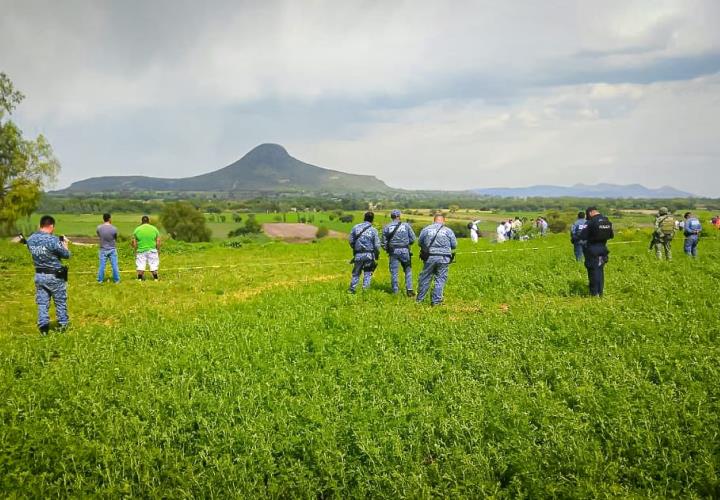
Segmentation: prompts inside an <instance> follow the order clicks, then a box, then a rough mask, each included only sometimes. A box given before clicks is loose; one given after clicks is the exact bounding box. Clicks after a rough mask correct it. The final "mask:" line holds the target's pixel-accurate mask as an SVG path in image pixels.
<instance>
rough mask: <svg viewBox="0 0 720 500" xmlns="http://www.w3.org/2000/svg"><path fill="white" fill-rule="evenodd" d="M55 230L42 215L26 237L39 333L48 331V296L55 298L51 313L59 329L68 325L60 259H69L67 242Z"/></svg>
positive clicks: (64, 272)
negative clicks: (35, 230)
mask: <svg viewBox="0 0 720 500" xmlns="http://www.w3.org/2000/svg"><path fill="white" fill-rule="evenodd" d="M53 232H55V219H54V218H53V217H52V216H50V215H43V216H42V218H41V219H40V229H39V230H38V231H37V232H35V233H33V234H32V235H30V237H29V238H28V239H27V241H26V243H27V247H28V250H30V255H32V259H33V264H34V265H35V303H36V304H37V307H38V320H37V326H38V329H39V330H40V334H41V335H47V333H48V332H49V331H50V299H52V300H54V301H55V314H56V315H57V321H58V325H59V326H60V329H61V330H64V329H65V328H67V326H68V321H69V318H68V311H67V267H65V266H63V265H62V262H60V259H69V258H70V251H69V250H68V242H67V240H66V239H65V238H63V237H62V236H61V237H60V238H58V237H57V236H54V235H53Z"/></svg>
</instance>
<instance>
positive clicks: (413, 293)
mask: <svg viewBox="0 0 720 500" xmlns="http://www.w3.org/2000/svg"><path fill="white" fill-rule="evenodd" d="M405 293H407V296H408V297H415V291H414V290H408V291H407V292H405Z"/></svg>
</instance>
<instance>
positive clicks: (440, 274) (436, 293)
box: [417, 223, 457, 306]
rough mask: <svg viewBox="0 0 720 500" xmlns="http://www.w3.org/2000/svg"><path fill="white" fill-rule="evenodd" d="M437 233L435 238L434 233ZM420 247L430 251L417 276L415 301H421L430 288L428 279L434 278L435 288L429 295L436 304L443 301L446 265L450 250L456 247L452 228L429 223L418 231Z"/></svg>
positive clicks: (447, 264) (450, 253) (446, 276)
mask: <svg viewBox="0 0 720 500" xmlns="http://www.w3.org/2000/svg"><path fill="white" fill-rule="evenodd" d="M436 234H437V238H435V235H436ZM433 238H435V241H433V243H432V247H430V248H428V245H430V242H431V241H432V240H433ZM418 242H419V243H420V247H421V248H426V249H427V250H428V251H429V252H430V257H428V260H426V261H425V264H424V265H423V270H422V271H421V272H420V276H418V295H417V301H418V302H422V301H423V299H424V298H425V295H427V292H428V290H429V289H430V281H431V280H432V279H433V278H435V288H434V289H433V292H432V296H431V303H432V305H435V306H436V305H438V304H440V303H442V301H443V290H444V289H445V283H446V282H447V278H448V267H449V266H450V259H451V256H452V251H453V249H454V248H456V247H457V239H455V233H453V232H452V229H450V228H449V227H445V226H444V225H442V224H437V223H434V224H430V225H429V226H427V227H426V228H425V229H423V230H422V231H421V232H420V237H419V238H418Z"/></svg>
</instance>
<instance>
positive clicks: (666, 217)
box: [653, 207, 675, 260]
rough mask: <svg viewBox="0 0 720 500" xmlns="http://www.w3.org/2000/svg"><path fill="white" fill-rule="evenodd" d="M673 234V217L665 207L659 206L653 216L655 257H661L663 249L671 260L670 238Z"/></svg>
mask: <svg viewBox="0 0 720 500" xmlns="http://www.w3.org/2000/svg"><path fill="white" fill-rule="evenodd" d="M674 236H675V217H673V215H672V214H671V213H670V211H669V210H668V209H667V208H666V207H660V210H658V215H657V217H656V218H655V232H654V233H653V238H654V242H655V257H657V258H658V259H662V258H663V251H664V253H665V258H666V259H667V260H672V240H673V237H674Z"/></svg>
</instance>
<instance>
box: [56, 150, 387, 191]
mask: <svg viewBox="0 0 720 500" xmlns="http://www.w3.org/2000/svg"><path fill="white" fill-rule="evenodd" d="M388 190H390V188H389V187H388V186H387V185H386V184H385V183H384V182H382V181H381V180H379V179H377V178H376V177H373V176H370V175H355V174H347V173H344V172H338V171H337V170H329V169H326V168H322V167H317V166H315V165H310V164H309V163H304V162H302V161H300V160H298V159H296V158H293V157H292V156H290V155H289V154H288V152H287V151H286V150H285V148H284V147H282V146H280V145H278V144H261V145H260V146H257V147H256V148H254V149H252V150H251V151H250V152H249V153H247V154H246V155H245V156H243V157H242V158H240V159H239V160H238V161H236V162H235V163H232V164H230V165H228V166H227V167H225V168H222V169H220V170H216V171H214V172H210V173H207V174H202V175H197V176H195V177H185V178H181V179H162V178H157V177H144V176H112V177H93V178H90V179H85V180H82V181H78V182H75V183H73V184H72V185H70V187H68V188H66V189H64V190H62V191H56V194H81V193H107V192H114V193H122V192H140V191H142V192H147V191H159V192H163V191H166V192H212V191H215V192H302V191H305V192H314V193H319V192H331V193H341V192H366V191H367V192H382V191H388Z"/></svg>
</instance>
